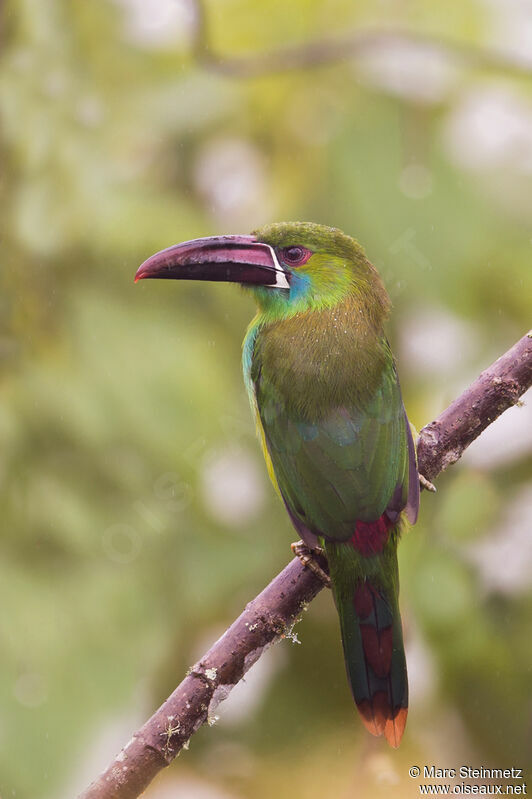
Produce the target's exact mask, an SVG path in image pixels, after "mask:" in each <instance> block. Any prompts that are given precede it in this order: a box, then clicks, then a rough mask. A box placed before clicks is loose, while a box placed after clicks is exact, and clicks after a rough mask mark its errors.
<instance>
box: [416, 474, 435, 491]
mask: <svg viewBox="0 0 532 799" xmlns="http://www.w3.org/2000/svg"><path fill="white" fill-rule="evenodd" d="M419 484H420V486H422V487H423V488H426V489H427V491H431V492H432V493H433V494H435V493H436V486H435V485H434V483H431V482H430V480H427V478H426V477H425V476H424V475H422V474H421V473H419Z"/></svg>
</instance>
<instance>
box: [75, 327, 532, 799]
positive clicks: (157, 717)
mask: <svg viewBox="0 0 532 799" xmlns="http://www.w3.org/2000/svg"><path fill="white" fill-rule="evenodd" d="M531 385H532V331H530V332H529V333H527V335H525V336H523V338H522V339H520V340H519V341H518V342H517V343H516V344H515V345H514V346H513V347H512V348H511V349H510V350H508V352H506V353H505V354H504V355H502V356H501V357H500V358H499V359H498V360H497V361H495V363H493V364H492V365H491V366H490V367H489V368H488V369H486V371H485V372H482V374H481V375H480V377H478V379H477V380H475V382H474V383H472V384H471V385H470V386H469V388H467V389H466V390H465V391H464V393H463V394H462V395H461V396H460V397H459V398H458V399H457V400H455V401H454V402H453V403H452V404H451V405H450V406H449V407H448V408H447V410H445V411H444V412H443V413H442V414H441V416H440V417H439V418H438V419H436V420H435V421H433V422H431V423H430V424H428V425H427V426H426V427H424V428H423V430H422V431H421V433H420V437H419V442H418V458H419V469H420V472H421V473H422V474H424V475H425V476H426V477H427V478H428V479H429V480H432V479H434V478H435V477H436V475H438V474H439V473H440V472H441V471H443V470H444V469H446V468H447V466H449V465H450V464H452V463H455V461H457V460H458V458H460V456H461V455H462V453H463V452H464V450H465V449H466V447H468V446H469V444H470V443H471V442H472V441H473V440H474V439H475V438H477V436H479V435H480V433H481V432H482V431H483V430H485V429H486V427H488V425H490V424H491V423H492V422H493V421H494V420H495V419H496V418H497V417H498V416H500V414H501V413H502V412H503V411H505V410H506V409H507V408H509V407H511V406H512V405H515V404H516V403H517V402H518V401H519V398H520V397H521V396H522V395H523V394H524V393H525V391H526V390H527V389H528V388H530V386H531ZM323 565H324V566H325V564H323ZM322 588H323V583H322V582H321V581H320V580H319V579H318V578H317V577H316V576H315V575H314V573H313V572H311V571H310V570H309V569H307V568H306V567H304V566H303V565H302V563H301V561H300V560H299V559H297V558H294V559H293V560H292V561H291V562H290V563H289V564H288V566H286V568H284V569H283V571H282V572H281V573H280V574H278V575H277V577H275V578H274V579H273V580H272V582H271V583H270V584H269V585H268V586H267V587H266V588H265V589H264V591H262V593H261V594H259V595H258V596H257V597H256V598H255V599H254V600H253V601H252V602H250V603H249V605H248V606H247V607H246V609H245V610H244V612H243V613H242V614H241V615H240V616H239V617H238V619H237V620H236V621H235V622H234V623H233V624H232V625H231V626H230V627H229V629H228V630H226V632H225V633H224V634H223V635H222V637H221V638H220V639H219V640H218V641H216V643H215V644H213V646H212V647H211V648H210V649H209V651H208V652H207V653H206V655H204V657H203V658H202V659H201V660H200V661H199V662H198V663H197V664H196V665H195V666H194V667H193V668H192V669H191V670H190V671H189V673H188V674H187V676H186V677H185V679H184V680H183V682H181V683H180V685H178V687H177V688H176V689H175V691H174V692H173V694H172V695H171V696H170V697H169V698H168V699H167V700H166V702H164V704H163V705H161V707H160V708H159V709H158V710H157V711H156V712H155V713H154V715H153V716H152V717H151V718H150V719H148V721H147V722H146V723H145V724H144V726H143V727H141V728H140V729H139V730H138V731H137V732H136V733H135V734H134V735H133V737H132V739H131V741H130V742H129V743H128V744H126V746H125V747H124V748H123V749H122V751H121V752H120V754H119V755H118V756H117V757H116V759H115V760H114V761H113V762H112V763H111V765H110V766H109V768H108V769H107V770H106V771H105V772H104V773H103V774H102V775H101V776H100V777H98V778H97V779H96V780H95V781H94V782H93V783H92V785H90V786H89V788H88V789H87V790H86V791H85V792H84V793H83V794H81V796H80V797H79V799H136V797H138V796H139V795H140V794H141V793H142V791H143V790H145V788H146V787H147V786H148V785H149V783H150V782H151V781H152V779H153V778H154V777H155V775H156V774H157V773H158V772H159V771H161V769H163V768H164V767H165V766H167V765H168V764H169V763H171V762H172V760H173V759H174V758H175V757H176V755H178V754H179V752H180V751H181V749H183V748H184V747H185V748H186V747H187V744H188V740H189V739H190V737H191V736H192V735H193V734H194V733H195V732H196V730H198V729H199V727H201V725H202V724H204V723H205V722H206V721H208V720H209V718H211V717H212V715H213V713H214V711H215V709H216V707H217V705H218V704H219V702H221V701H222V700H223V699H225V698H226V697H227V696H228V695H229V693H230V691H231V689H232V688H233V687H234V686H235V685H236V684H237V683H238V682H239V680H241V679H242V677H243V676H244V674H245V673H246V672H247V671H248V669H249V668H250V667H251V666H252V665H253V664H254V663H255V662H256V661H257V660H258V659H259V657H260V656H261V654H262V653H263V652H264V650H265V649H266V648H267V647H268V646H269V645H270V644H272V643H273V642H274V641H277V640H278V639H279V638H282V637H287V636H289V635H291V630H292V627H293V625H294V623H295V621H296V620H297V618H298V616H299V614H300V613H301V611H302V609H303V608H304V607H305V606H306V604H307V603H308V602H310V601H311V600H312V599H313V598H314V597H315V596H316V594H318V593H319V591H320V590H321V589H322Z"/></svg>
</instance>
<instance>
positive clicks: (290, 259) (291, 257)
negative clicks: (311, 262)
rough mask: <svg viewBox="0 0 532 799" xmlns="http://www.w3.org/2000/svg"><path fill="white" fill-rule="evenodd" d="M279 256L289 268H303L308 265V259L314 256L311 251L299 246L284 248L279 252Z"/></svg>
mask: <svg viewBox="0 0 532 799" xmlns="http://www.w3.org/2000/svg"><path fill="white" fill-rule="evenodd" d="M279 254H280V256H281V259H282V260H283V261H284V263H285V264H287V265H288V266H302V265H303V264H306V263H307V261H308V259H309V258H310V256H311V255H312V253H311V251H310V250H307V248H306V247H300V246H299V245H296V246H294V247H283V248H282V249H281V250H280V251H279Z"/></svg>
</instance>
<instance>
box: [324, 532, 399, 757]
mask: <svg viewBox="0 0 532 799" xmlns="http://www.w3.org/2000/svg"><path fill="white" fill-rule="evenodd" d="M325 549H326V552H327V557H328V560H329V570H330V574H331V581H332V587H333V594H334V599H335V603H336V607H337V610H338V615H339V617H340V628H341V633H342V644H343V648H344V656H345V664H346V669H347V675H348V678H349V683H350V685H351V691H352V693H353V697H354V700H355V702H356V705H357V708H358V711H359V713H360V715H361V717H362V721H363V722H364V724H365V726H366V727H367V729H368V730H369V732H370V733H371V734H372V735H382V734H383V733H384V735H385V737H386V739H387V741H388V743H389V744H390V745H391V746H393V747H394V748H396V747H398V746H399V743H400V741H401V737H402V735H403V732H404V728H405V724H406V716H407V712H408V679H407V673H406V660H405V653H404V647H403V632H402V627H401V616H400V615H399V602H398V599H399V597H398V594H399V583H398V573H397V542H396V540H395V536H393V540H390V541H389V543H388V545H387V546H386V547H385V549H384V550H383V552H382V553H380V554H379V555H374V556H372V557H369V558H367V557H363V556H361V555H360V554H359V553H358V552H356V550H355V549H354V547H353V545H352V544H351V543H350V542H348V543H333V542H330V541H326V542H325Z"/></svg>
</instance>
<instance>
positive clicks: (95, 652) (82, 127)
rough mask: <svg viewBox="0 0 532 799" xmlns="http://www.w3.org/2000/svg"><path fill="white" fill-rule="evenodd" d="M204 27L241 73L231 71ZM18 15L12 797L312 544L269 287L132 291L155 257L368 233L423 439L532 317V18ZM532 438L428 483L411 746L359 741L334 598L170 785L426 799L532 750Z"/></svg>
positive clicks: (3, 772)
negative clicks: (287, 425)
mask: <svg viewBox="0 0 532 799" xmlns="http://www.w3.org/2000/svg"><path fill="white" fill-rule="evenodd" d="M202 12H203V14H204V19H205V21H206V23H207V25H208V29H209V32H210V36H211V39H212V42H213V47H214V48H215V49H216V51H218V52H221V53H224V55H225V57H226V58H227V59H228V60H229V62H230V65H233V67H234V63H235V59H243V61H239V62H238V64H237V67H238V71H239V74H238V75H232V74H224V70H223V69H222V68H221V67H220V66H219V65H217V64H216V63H214V62H212V61H209V58H208V57H207V55H206V52H205V41H204V40H200V38H199V37H198V31H199V30H200V28H199V26H200V21H201V14H202ZM0 13H1V27H0V41H1V47H0V109H1V118H2V126H1V131H0V164H1V175H0V178H1V179H0V203H1V211H0V248H1V250H0V252H1V256H0V370H1V377H0V496H1V520H2V521H1V528H2V529H1V532H2V535H1V545H0V546H1V556H0V793H1V795H2V796H3V797H5V798H7V797H11V796H13V797H17V799H49V798H51V797H54V799H55V798H56V797H60V799H67V798H68V797H71V796H73V795H75V794H76V792H77V791H79V790H81V789H82V788H83V787H84V786H85V785H86V784H87V783H88V782H89V781H90V779H91V778H93V777H94V776H95V775H96V774H97V773H98V772H99V771H100V770H101V769H102V768H103V767H104V766H105V765H106V764H107V762H108V761H109V759H110V758H111V756H114V754H115V753H116V752H117V751H118V750H119V749H120V747H121V746H122V745H123V744H124V743H125V742H126V741H127V740H128V739H129V736H130V734H131V732H132V731H133V730H134V729H135V728H136V727H137V725H139V724H140V723H141V722H142V721H143V720H144V719H145V718H146V717H147V716H148V715H150V713H151V712H152V711H153V709H154V708H155V707H156V706H157V705H158V704H159V703H160V701H161V700H163V699H164V698H165V697H166V696H167V694H168V693H169V692H170V691H171V690H172V689H173V687H174V686H175V685H176V684H177V682H178V681H179V680H180V679H181V678H182V676H183V674H184V673H185V671H186V669H187V667H188V666H190V665H191V664H192V663H193V662H194V661H195V660H196V659H197V658H198V657H199V656H200V655H201V654H202V652H203V650H204V649H206V648H207V647H208V646H209V645H210V644H211V643H212V642H213V640H214V639H215V638H216V637H217V636H218V635H219V634H220V633H221V632H222V631H223V629H224V628H225V627H226V626H227V625H228V624H229V623H230V622H231V620H232V619H233V618H234V617H235V616H236V615H237V614H238V613H239V612H240V611H241V609H242V607H243V606H244V604H245V603H246V602H247V601H248V600H249V599H251V598H252V597H253V596H254V595H255V594H256V593H257V592H258V591H259V590H260V589H261V588H262V587H263V586H264V585H265V583H266V582H267V581H268V580H269V579H270V578H271V577H272V576H273V575H274V574H275V573H276V572H277V571H278V570H279V569H280V568H281V567H282V566H283V565H284V563H285V562H286V561H287V559H288V558H289V557H290V550H289V542H290V541H291V540H293V539H294V533H293V531H292V530H291V528H290V525H289V523H288V520H287V518H286V515H285V512H284V510H283V508H282V507H281V505H280V503H279V501H278V500H277V498H276V496H275V494H274V492H273V490H272V488H271V487H270V485H269V483H268V480H267V476H266V471H265V468H264V465H263V463H262V456H261V454H260V452H259V446H258V444H257V442H256V441H255V436H254V430H253V423H252V419H251V415H250V413H249V409H248V406H247V399H246V397H245V393H244V389H243V385H242V381H241V374H240V342H241V339H242V337H243V334H244V330H245V327H246V324H247V322H248V320H249V319H250V317H251V315H252V313H253V308H252V303H251V300H250V298H249V297H247V296H245V295H244V294H243V293H242V292H241V291H240V290H239V289H238V288H237V287H235V286H228V285H208V284H193V283H190V284H177V283H172V284H170V283H168V282H165V281H162V282H146V284H139V285H137V286H135V285H134V284H133V275H134V272H135V270H136V268H137V266H138V264H139V263H140V262H141V261H142V260H144V258H145V257H147V256H148V255H150V254H151V253H152V252H153V251H155V250H158V249H161V248H162V247H165V246H168V245H170V244H172V243H175V242H178V241H180V240H182V239H189V238H193V237H195V236H200V235H210V234H216V233H223V232H247V231H249V230H251V229H253V228H254V227H256V226H260V225H262V224H265V223H267V222H270V221H274V220H283V219H299V220H315V221H319V222H322V223H327V224H332V225H336V226H338V227H341V228H343V229H344V230H345V231H346V232H348V233H350V234H352V235H354V236H356V237H357V238H358V239H359V240H360V241H361V242H362V243H363V244H364V246H365V248H366V251H367V254H368V255H369V257H370V259H371V260H372V261H373V262H374V263H375V264H376V265H377V267H378V268H379V270H380V272H381V274H382V276H383V278H384V280H385V283H386V285H387V288H388V290H389V292H390V294H391V296H392V299H393V303H394V312H393V318H392V320H391V323H390V330H389V333H390V338H391V341H392V343H393V347H394V350H395V352H396V354H397V358H398V362H399V370H400V374H401V380H402V386H403V393H404V397H405V402H406V406H407V409H408V412H409V415H410V418H411V420H412V422H413V423H414V424H415V425H416V426H417V427H418V428H419V427H421V426H422V425H423V424H425V423H426V422H428V421H429V420H431V419H432V418H433V417H434V416H435V415H436V414H438V413H439V412H440V411H441V410H442V409H443V408H444V407H445V406H446V405H447V404H448V403H449V402H450V401H451V400H452V399H453V398H454V397H455V396H456V395H457V393H459V392H460V391H461V390H462V389H463V388H464V387H465V386H466V385H467V384H468V382H469V381H470V380H472V379H473V378H474V377H476V375H477V374H478V372H479V371H480V370H481V369H482V368H483V367H485V366H487V365H488V364H489V363H490V362H491V361H492V360H493V359H494V358H495V357H497V356H498V355H499V354H501V353H502V352H504V351H505V350H506V349H507V348H508V347H509V346H511V345H512V344H513V342H514V341H515V340H516V339H517V338H519V337H520V336H521V335H523V334H524V333H525V332H526V331H527V330H528V329H529V328H530V325H531V316H532V315H531V313H530V312H531V308H532V3H530V2H529V0H476V1H474V0H433V2H431V3H426V2H421V0H380V2H374V0H358V2H357V3H352V2H350V0H291V2H290V3H286V2H281V0H275V1H273V0H266V1H265V2H263V3H260V4H259V3H252V2H243V0H218V2H214V0H209V2H207V3H205V6H199V5H197V4H195V3H193V2H191V0H115V2H112V1H111V0H108V1H105V0H100V1H99V2H92V3H68V2H65V1H63V2H60V0H11V2H10V0H5V2H3V3H2V4H1V6H0ZM376 30H377V31H382V30H385V31H386V33H385V35H384V37H380V38H379V37H374V36H372V35H371V34H369V33H368V32H370V31H373V32H374V31H376ZM404 30H407V31H410V32H413V33H415V34H416V37H417V38H412V37H409V38H405V37H403V36H401V35H399V34H398V32H399V31H404ZM351 34H356V35H357V36H359V37H361V38H360V39H359V42H360V41H361V42H363V44H362V45H360V44H359V46H358V49H357V51H356V53H354V54H353V56H352V57H349V58H345V59H344V60H339V61H334V60H333V62H331V63H329V64H327V65H323V66H320V67H317V66H315V65H314V66H312V65H309V66H307V67H305V68H303V69H291V70H290V69H281V67H282V62H281V63H280V64H279V65H278V70H277V71H275V70H274V69H271V68H269V69H267V70H266V73H265V74H261V75H253V74H251V72H252V68H253V67H256V63H255V62H254V61H253V60H252V61H251V62H250V61H249V60H247V59H249V57H250V55H251V56H252V54H256V53H264V52H271V51H274V50H276V49H277V48H279V47H286V46H289V45H290V46H297V47H299V46H302V47H305V46H306V45H308V44H309V43H311V42H314V41H315V40H317V39H322V38H323V37H325V38H328V39H332V40H334V38H335V37H340V38H342V39H344V40H345V38H346V37H347V38H348V37H349V36H350V35H351ZM272 61H273V63H274V64H275V63H276V59H275V58H273V59H272ZM225 70H226V71H229V70H228V67H227V64H226V67H225ZM531 454H532V403H531V402H530V397H529V404H528V405H526V403H525V405H524V407H521V408H515V409H512V410H511V411H509V412H507V413H506V414H505V415H504V417H503V418H502V419H501V420H499V421H498V422H497V423H496V424H494V425H493V427H492V428H491V429H490V430H489V431H488V432H487V433H486V434H485V435H483V436H482V439H481V440H479V441H478V442H476V443H475V444H474V445H473V446H472V447H471V449H470V451H469V452H468V453H467V455H466V457H464V458H463V460H462V461H461V462H460V463H459V464H458V465H456V466H454V467H453V468H452V469H451V470H450V471H449V472H448V473H447V474H445V475H444V476H442V477H441V478H440V479H439V480H438V494H437V495H435V496H432V495H426V494H424V495H423V503H422V510H421V517H420V521H419V523H418V525H417V526H416V528H415V529H414V530H412V531H411V532H409V533H408V535H406V537H405V539H404V541H403V543H402V545H401V547H400V571H401V575H402V607H403V618H404V624H405V635H406V647H407V656H408V662H409V671H410V682H411V711H410V716H409V723H408V727H407V732H406V735H405V738H404V741H403V744H402V746H401V748H400V749H399V750H398V751H396V752H394V751H392V750H390V749H388V748H387V747H386V745H385V743H383V742H382V741H381V740H374V739H372V738H370V736H368V735H367V734H366V733H365V731H364V730H363V728H362V725H361V724H360V723H359V720H358V718H357V716H356V713H355V711H354V709H353V705H352V702H351V698H350V695H349V691H348V687H347V683H346V680H345V677H344V667H343V662H342V656H341V651H340V643H339V634H338V629H337V620H336V616H335V612H334V609H333V605H332V601H331V597H330V595H329V594H328V592H325V591H324V592H323V593H322V594H321V595H320V596H319V598H318V599H317V600H316V601H315V602H314V603H313V604H312V606H311V607H310V608H309V609H308V612H307V613H305V614H304V619H303V620H302V621H301V623H300V624H299V626H298V627H297V629H296V632H297V636H298V638H299V642H300V643H299V644H298V643H295V642H291V641H288V640H286V641H284V642H282V643H280V644H278V645H276V646H275V647H273V648H272V649H270V650H269V651H268V652H267V654H266V655H265V656H264V657H263V658H262V659H261V661H260V662H259V663H258V664H257V665H256V666H255V667H254V668H253V669H252V671H251V672H250V673H249V675H248V678H247V679H246V682H245V683H244V684H242V685H241V686H239V687H238V688H237V689H236V690H235V691H234V693H233V695H232V696H231V697H230V699H229V700H228V701H227V703H225V704H224V705H221V706H220V708H219V710H218V711H217V713H218V715H219V716H220V718H219V720H218V721H217V723H216V725H215V726H214V728H212V729H211V728H209V727H205V728H204V729H202V730H201V731H200V732H199V733H198V734H197V735H196V736H194V738H193V740H192V741H191V743H190V750H189V751H188V752H183V753H182V755H181V757H180V758H179V759H178V761H177V762H176V763H175V764H174V765H173V766H172V767H170V768H169V769H168V770H167V771H166V772H165V773H164V774H163V775H162V776H161V777H160V778H159V779H158V780H157V781H156V782H155V783H154V785H153V786H152V787H151V788H150V789H149V790H148V791H147V793H146V796H147V797H149V799H170V798H172V799H243V797H248V796H254V797H257V799H262V798H263V797H264V799H265V798H266V797H268V798H269V797H271V796H277V797H279V799H283V797H301V798H302V799H314V798H315V797H323V796H334V797H339V798H340V799H342V797H345V798H346V799H347V797H363V798H364V799H365V798H366V797H379V796H385V795H386V796H388V795H389V793H390V790H393V791H394V795H397V796H400V797H401V796H405V797H411V796H415V795H417V784H418V783H417V781H413V780H411V779H410V778H409V777H408V773H407V772H408V768H409V766H411V765H413V764H419V765H420V766H423V765H424V764H426V763H428V764H431V763H436V764H437V765H440V766H442V767H452V766H456V765H460V764H469V765H479V764H482V765H487V766H496V767H501V768H510V767H512V766H516V767H522V768H526V766H527V765H530V757H529V753H530V751H531V710H532V707H531V695H532V691H531V688H532V680H531V664H532V635H531V621H532V600H531V592H530V571H531V565H532V564H531V561H532V551H531V538H530V530H531V529H532V458H531ZM215 721H216V719H213V722H215Z"/></svg>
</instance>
